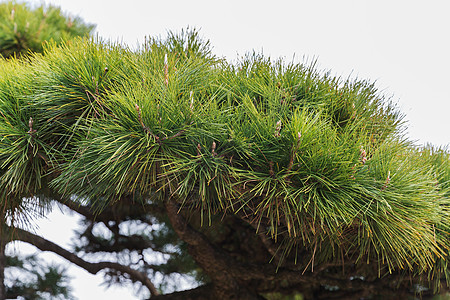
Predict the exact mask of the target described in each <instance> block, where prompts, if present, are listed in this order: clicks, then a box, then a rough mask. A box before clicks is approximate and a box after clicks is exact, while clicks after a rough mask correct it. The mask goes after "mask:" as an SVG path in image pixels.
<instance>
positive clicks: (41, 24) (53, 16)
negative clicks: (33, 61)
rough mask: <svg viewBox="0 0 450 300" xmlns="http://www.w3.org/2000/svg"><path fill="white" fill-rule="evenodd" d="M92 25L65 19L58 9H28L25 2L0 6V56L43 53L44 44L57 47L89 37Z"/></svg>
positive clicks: (9, 2)
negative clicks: (48, 43)
mask: <svg viewBox="0 0 450 300" xmlns="http://www.w3.org/2000/svg"><path fill="white" fill-rule="evenodd" d="M93 29H94V26H93V25H91V24H86V23H85V22H84V21H83V20H81V19H80V18H78V17H74V18H73V17H70V16H66V15H65V14H64V13H63V12H62V11H61V9H60V8H59V7H56V6H51V5H50V6H44V5H41V6H39V7H31V6H30V5H28V4H26V3H17V2H15V1H8V2H4V3H0V54H1V55H2V56H3V57H5V58H9V57H12V56H23V55H26V54H28V53H29V52H39V53H40V52H42V51H43V44H44V43H45V42H50V41H53V42H55V43H57V44H59V43H61V42H62V41H65V40H69V39H71V38H73V37H76V36H85V35H89V34H90V33H91V32H92V30H93Z"/></svg>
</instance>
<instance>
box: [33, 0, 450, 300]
mask: <svg viewBox="0 0 450 300" xmlns="http://www.w3.org/2000/svg"><path fill="white" fill-rule="evenodd" d="M31 2H32V3H41V2H42V1H31ZM45 3H53V4H56V5H59V6H61V7H62V9H63V10H64V11H66V12H68V13H70V14H73V15H78V16H80V17H82V18H83V19H84V20H85V21H86V22H89V23H94V24H97V33H98V34H99V35H100V36H101V37H104V38H109V39H112V40H114V41H117V40H119V41H122V42H124V43H126V44H128V45H130V46H132V47H134V46H136V45H137V44H138V42H142V41H143V39H144V36H155V35H157V36H165V34H166V32H167V30H173V31H179V30H181V29H183V28H186V27H187V26H191V27H196V28H198V29H200V33H201V35H202V36H203V37H204V38H206V39H209V40H210V41H211V44H212V46H213V47H214V48H213V50H214V52H215V53H216V54H217V55H219V56H225V57H227V58H229V59H235V58H236V57H237V55H238V54H239V55H243V54H245V53H246V52H249V51H252V50H256V51H263V53H264V54H266V55H268V56H270V57H272V58H278V57H285V58H286V60H288V61H291V60H292V58H293V56H294V54H295V57H296V59H297V60H299V61H301V60H302V57H303V56H306V57H307V58H309V60H311V59H312V58H317V59H318V63H319V68H320V69H326V70H331V71H332V72H333V73H335V74H337V75H342V76H343V77H347V76H348V75H350V74H352V76H353V77H358V78H362V79H369V80H371V81H376V82H377V86H378V87H379V88H380V89H381V90H383V91H384V92H385V93H386V94H387V95H393V98H392V99H393V100H394V101H396V102H398V103H399V105H400V107H401V109H402V111H403V112H404V113H405V114H406V119H407V120H408V121H409V130H408V131H409V136H410V138H411V139H413V140H417V141H418V143H420V144H423V143H427V142H430V143H433V144H435V145H447V144H449V143H450V133H449V129H450V118H449V117H448V115H449V113H450V74H449V70H450V42H449V34H450V18H449V17H448V15H449V13H450V1H448V0H442V1H438V0H427V1H425V0H424V1H415V0H409V1H404V0H396V1H392V0H377V1H373V0H372V1H367V0H355V1H350V0H339V1H338V0H328V1H325V0H315V1H312V0H311V1H304V0H303V1H301V0H297V1H293V0H292V1H288V0H277V1H265V0H259V1H254V0H250V1H245V0H240V1H236V0H228V1H212V0H193V1H192V0H191V1H186V0H184V1H183V0H177V1H175V0H166V1H163V0H159V1H151V0H147V1H145V0H128V1H117V0H109V1H100V0H77V1H75V0H51V1H45ZM57 215H58V214H52V216H51V218H52V219H51V222H49V223H48V224H50V225H48V227H50V228H49V229H48V230H44V229H45V228H42V229H43V230H42V233H43V234H45V235H46V236H48V235H49V234H51V233H52V232H53V233H55V240H58V239H59V238H61V237H60V235H61V233H60V232H57V231H55V227H58V226H55V224H58V223H59V224H64V220H63V219H61V220H56V218H57ZM53 218H54V219H53ZM46 226H47V225H46ZM41 227H42V226H41ZM67 227H69V226H67ZM70 230H71V229H70V228H67V229H65V233H63V235H65V236H66V237H67V236H68V233H69V232H70ZM73 269H75V268H73ZM74 274H75V273H74ZM76 274H77V275H76V276H77V280H74V281H73V283H74V285H75V286H76V292H75V295H76V296H77V297H78V298H79V299H80V300H89V299H100V298H102V299H123V300H125V299H135V297H134V296H133V294H132V293H130V292H129V291H127V290H126V289H125V290H124V291H123V293H122V292H121V291H120V290H116V289H115V290H113V291H112V292H109V293H107V292H105V291H104V288H103V287H96V284H97V283H98V282H99V281H100V280H101V277H100V276H96V277H95V278H94V277H91V276H89V275H87V273H86V272H84V273H83V272H82V271H78V272H76Z"/></svg>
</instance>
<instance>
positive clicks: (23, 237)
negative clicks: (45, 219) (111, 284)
mask: <svg viewBox="0 0 450 300" xmlns="http://www.w3.org/2000/svg"><path fill="white" fill-rule="evenodd" d="M8 229H9V231H10V232H12V239H13V240H18V241H22V242H26V243H29V244H32V245H34V246H35V247H36V248H38V249H39V250H42V251H50V252H53V253H55V254H57V255H59V256H61V257H63V258H65V259H67V260H68V261H70V262H71V263H73V264H76V265H77V266H79V267H81V268H83V269H85V270H86V271H88V272H89V273H91V274H97V273H98V272H99V271H101V270H103V269H113V270H116V271H120V272H122V273H126V274H128V275H130V277H131V278H132V279H133V280H136V281H139V282H141V283H142V284H143V285H144V286H145V287H147V288H148V289H149V291H150V293H151V294H152V295H155V296H156V295H159V293H158V291H157V290H156V288H155V286H154V285H153V283H152V282H151V281H150V279H149V278H148V277H147V276H146V275H145V274H144V273H141V272H139V271H137V270H134V269H132V268H130V267H128V266H124V265H121V264H118V263H115V262H108V261H103V262H97V263H91V262H87V261H85V260H84V259H82V258H80V257H79V256H77V255H76V254H74V253H71V252H69V251H67V250H66V249H64V248H62V247H60V246H58V245H57V244H55V243H53V242H51V241H49V240H46V239H44V238H42V237H40V236H38V235H35V234H32V233H30V232H28V231H25V230H23V229H20V228H8Z"/></svg>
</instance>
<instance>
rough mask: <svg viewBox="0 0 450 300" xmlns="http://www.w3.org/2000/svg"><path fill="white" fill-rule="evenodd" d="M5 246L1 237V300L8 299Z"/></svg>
mask: <svg viewBox="0 0 450 300" xmlns="http://www.w3.org/2000/svg"><path fill="white" fill-rule="evenodd" d="M0 230H1V229H0ZM5 246H6V241H5V239H4V238H3V237H2V236H1V235H0V300H5V299H6V287H5V267H6V256H5Z"/></svg>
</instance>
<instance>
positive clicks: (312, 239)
mask: <svg viewBox="0 0 450 300" xmlns="http://www.w3.org/2000/svg"><path fill="white" fill-rule="evenodd" d="M24 64H26V66H24ZM0 112H1V115H0V187H1V190H2V191H5V192H3V193H2V194H1V202H2V205H3V206H4V207H6V208H7V209H14V210H15V211H17V212H18V215H23V214H26V213H27V210H18V208H20V207H22V202H23V201H24V200H23V199H33V201H36V203H37V204H41V201H43V200H42V199H45V198H52V196H53V195H55V194H59V195H61V196H62V197H72V198H76V199H77V201H80V203H88V202H89V203H92V204H93V207H95V208H96V210H97V212H99V211H101V210H102V209H104V208H105V207H107V206H109V205H111V204H113V203H115V202H117V201H120V200H121V199H122V198H124V197H136V198H137V199H145V200H142V201H145V202H147V203H158V202H161V201H167V200H168V199H171V200H174V201H176V202H178V203H179V204H181V205H182V206H185V207H190V208H191V209H192V210H193V211H196V212H199V213H200V214H201V216H202V222H203V223H204V224H212V220H213V219H214V216H215V215H229V214H231V215H233V214H236V215H237V214H244V215H246V216H248V218H250V219H251V220H252V222H253V223H254V224H256V225H257V228H258V231H259V232H263V233H267V234H268V235H269V236H270V237H271V238H272V239H273V240H275V241H277V242H278V243H279V244H280V245H281V246H280V247H279V252H280V253H282V254H283V255H282V256H283V257H284V259H292V260H296V256H295V253H296V249H298V248H299V247H304V248H307V249H309V250H310V252H311V253H312V256H311V257H310V263H309V264H308V265H307V266H306V267H307V268H312V269H313V268H314V265H315V264H319V263H324V262H330V261H338V260H341V259H343V257H344V256H345V257H346V258H347V259H351V260H353V261H354V262H355V263H356V264H366V263H368V262H374V261H375V262H377V265H378V268H377V270H376V272H377V274H378V276H384V275H387V274H389V273H392V272H394V271H399V270H401V271H403V272H404V274H405V275H411V276H416V277H420V278H422V279H423V281H424V283H429V284H434V288H436V289H438V288H439V287H440V282H441V281H440V279H441V278H444V277H445V278H447V284H448V280H449V279H450V277H449V275H450V273H449V268H448V254H449V249H450V248H449V247H450V238H449V233H450V215H449V207H450V206H449V204H450V199H449V195H450V184H449V179H450V163H449V152H448V150H446V149H437V148H434V147H433V146H426V147H417V146H415V145H414V144H413V143H412V142H410V141H408V139H407V138H406V137H405V135H404V133H403V132H404V123H403V116H402V115H401V114H400V113H399V110H398V109H397V108H396V106H395V104H393V103H392V102H391V101H390V100H389V99H388V98H386V97H385V96H384V95H383V94H381V93H380V92H379V91H377V89H376V87H375V85H374V84H372V83H370V82H367V81H362V80H354V79H348V80H343V79H341V78H336V77H333V76H332V75H331V74H330V73H328V72H321V71H318V70H317V69H316V68H315V65H314V64H310V65H304V64H295V63H286V62H285V61H282V60H276V61H274V60H271V59H269V58H267V57H264V56H262V55H259V54H256V53H253V54H249V55H247V56H245V57H243V58H242V59H241V60H240V61H239V62H238V63H236V64H230V63H227V62H226V61H224V60H222V59H219V58H217V57H215V56H214V55H213V54H212V53H211V48H210V45H209V44H208V42H205V41H203V40H201V39H200V38H199V36H198V32H197V31H195V30H194V31H192V30H188V31H183V32H182V33H181V34H174V33H170V34H169V36H168V37H167V38H166V39H150V40H149V41H147V42H146V43H145V44H144V45H143V46H142V48H141V49H140V50H138V51H131V50H129V49H127V48H126V47H124V46H122V45H118V44H112V43H106V42H103V41H101V40H95V39H78V40H75V41H73V42H70V43H63V44H62V45H61V46H56V45H48V46H47V47H46V49H45V53H44V55H42V56H41V55H34V56H32V57H29V58H28V61H27V62H26V63H25V62H23V61H20V60H12V61H10V62H8V63H6V62H5V61H0ZM35 196H45V197H39V198H37V197H35ZM29 201H31V200H29ZM11 214H12V215H14V214H13V213H11ZM278 263H280V264H281V263H282V261H280V262H278ZM299 276H300V274H299Z"/></svg>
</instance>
